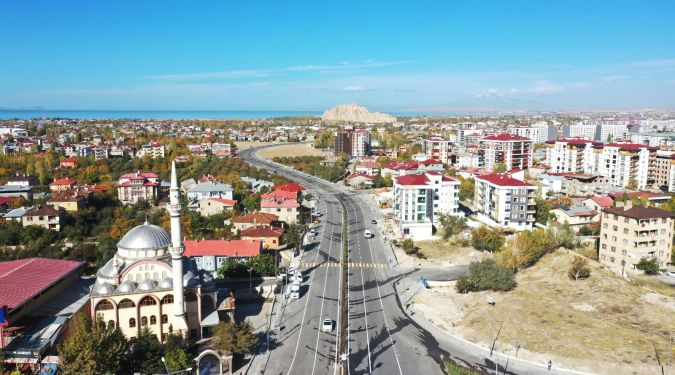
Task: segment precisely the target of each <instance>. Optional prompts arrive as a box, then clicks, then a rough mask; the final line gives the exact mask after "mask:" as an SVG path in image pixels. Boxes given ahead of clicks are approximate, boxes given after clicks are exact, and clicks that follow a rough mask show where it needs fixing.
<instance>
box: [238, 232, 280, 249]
mask: <svg viewBox="0 0 675 375" xmlns="http://www.w3.org/2000/svg"><path fill="white" fill-rule="evenodd" d="M283 235H284V228H283V227H271V226H256V227H251V228H248V229H244V230H243V231H241V233H239V237H240V238H241V239H242V240H259V241H262V243H263V248H264V249H276V248H278V247H279V246H281V237H282V236H283Z"/></svg>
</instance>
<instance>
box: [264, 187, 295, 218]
mask: <svg viewBox="0 0 675 375" xmlns="http://www.w3.org/2000/svg"><path fill="white" fill-rule="evenodd" d="M297 195H298V194H297V192H291V191H286V190H276V191H273V192H271V193H268V194H263V195H262V196H261V197H260V211H261V212H263V213H268V214H274V215H277V216H278V217H279V220H281V221H285V222H287V223H288V224H294V223H295V222H297V220H298V214H299V211H300V203H298V199H297Z"/></svg>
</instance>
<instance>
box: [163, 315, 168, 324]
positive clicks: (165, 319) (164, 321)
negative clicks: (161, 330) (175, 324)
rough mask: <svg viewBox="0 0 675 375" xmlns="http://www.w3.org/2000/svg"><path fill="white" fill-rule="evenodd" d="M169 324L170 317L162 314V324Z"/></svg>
mask: <svg viewBox="0 0 675 375" xmlns="http://www.w3.org/2000/svg"><path fill="white" fill-rule="evenodd" d="M168 322H169V316H168V315H166V314H162V323H168Z"/></svg>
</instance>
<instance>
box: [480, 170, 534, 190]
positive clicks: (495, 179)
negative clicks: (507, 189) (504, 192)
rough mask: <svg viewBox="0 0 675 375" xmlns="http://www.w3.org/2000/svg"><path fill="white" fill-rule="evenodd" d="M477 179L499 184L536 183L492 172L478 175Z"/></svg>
mask: <svg viewBox="0 0 675 375" xmlns="http://www.w3.org/2000/svg"><path fill="white" fill-rule="evenodd" d="M476 180H483V181H487V182H490V183H492V184H495V185H499V186H531V187H534V185H532V184H530V183H527V182H525V181H521V180H517V179H515V178H513V177H511V176H509V175H507V174H500V173H490V174H487V175H485V176H476Z"/></svg>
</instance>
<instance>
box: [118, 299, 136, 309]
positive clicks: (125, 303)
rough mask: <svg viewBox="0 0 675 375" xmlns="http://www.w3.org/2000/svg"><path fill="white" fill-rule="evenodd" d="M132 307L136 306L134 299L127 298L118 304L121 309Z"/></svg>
mask: <svg viewBox="0 0 675 375" xmlns="http://www.w3.org/2000/svg"><path fill="white" fill-rule="evenodd" d="M130 307H136V305H135V304H134V302H133V301H132V300H130V299H126V298H125V299H123V300H121V301H120V303H118V304H117V308H120V309H128V308H130Z"/></svg>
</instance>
